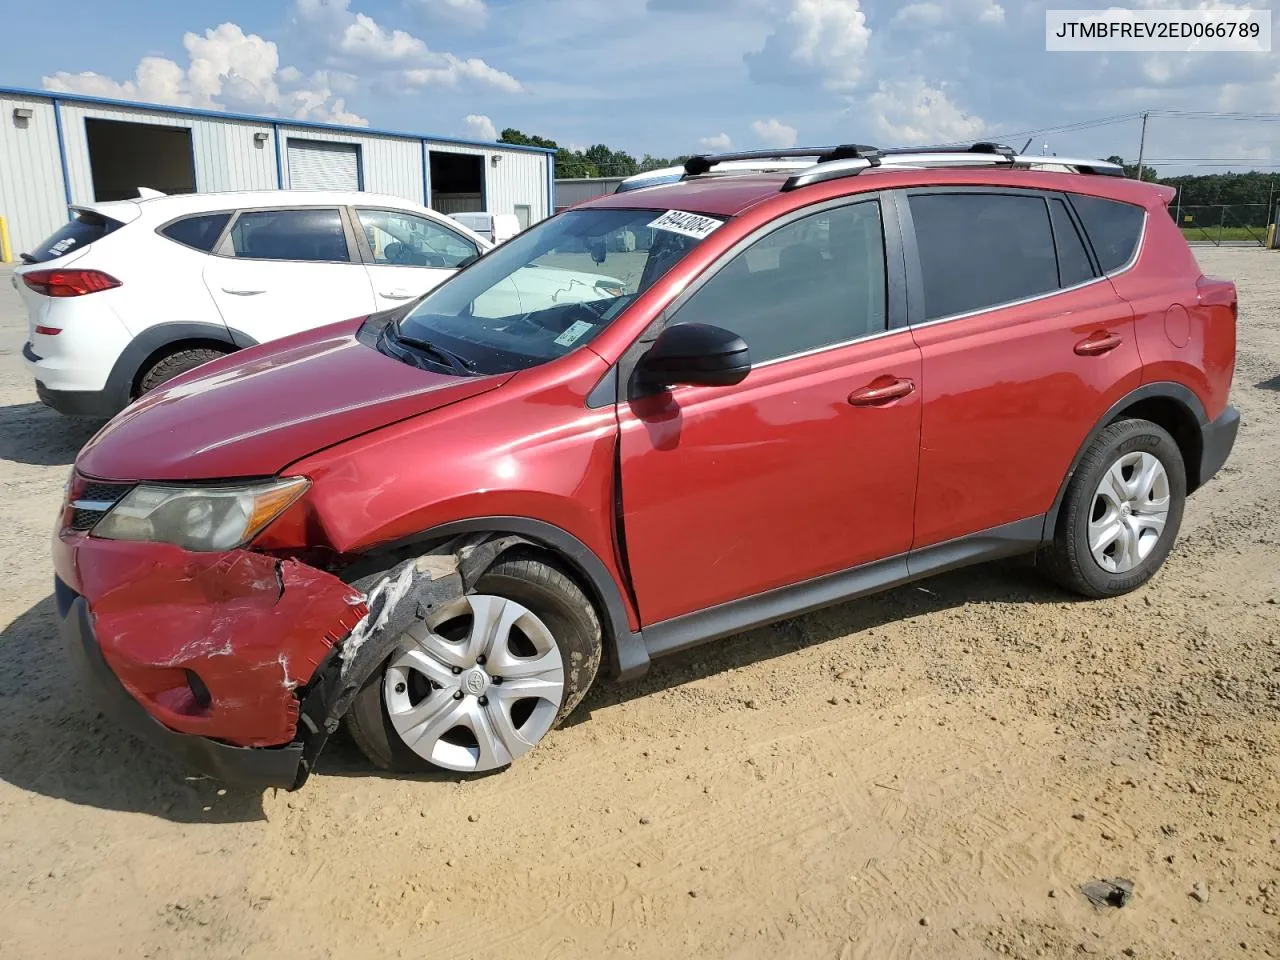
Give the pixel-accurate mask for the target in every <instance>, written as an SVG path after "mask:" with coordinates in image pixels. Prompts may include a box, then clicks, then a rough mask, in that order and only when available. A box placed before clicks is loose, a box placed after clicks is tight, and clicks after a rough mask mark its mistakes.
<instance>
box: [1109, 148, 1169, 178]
mask: <svg viewBox="0 0 1280 960" xmlns="http://www.w3.org/2000/svg"><path fill="white" fill-rule="evenodd" d="M1107 162H1108V163H1118V164H1120V166H1122V167H1124V175H1125V176H1126V177H1128V178H1129V179H1131V180H1137V179H1138V165H1137V164H1136V163H1125V162H1124V157H1117V156H1115V155H1114V154H1112V155H1111V156H1109V157H1107ZM1142 179H1143V180H1147V181H1155V180H1156V179H1158V177H1157V175H1156V168H1155V167H1148V166H1147V165H1146V164H1145V163H1144V164H1143V165H1142Z"/></svg>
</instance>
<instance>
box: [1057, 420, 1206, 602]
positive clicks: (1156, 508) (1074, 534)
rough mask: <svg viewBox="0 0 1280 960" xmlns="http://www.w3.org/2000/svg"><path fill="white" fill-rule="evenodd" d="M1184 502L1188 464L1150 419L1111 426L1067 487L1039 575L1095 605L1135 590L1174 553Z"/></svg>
mask: <svg viewBox="0 0 1280 960" xmlns="http://www.w3.org/2000/svg"><path fill="white" fill-rule="evenodd" d="M1186 497H1187V475H1186V466H1185V464H1184V463H1183V460H1182V453H1181V451H1180V450H1179V449H1178V444H1177V443H1176V442H1175V441H1174V439H1173V437H1171V436H1170V435H1169V433H1168V432H1167V431H1166V430H1164V429H1163V428H1162V427H1160V426H1158V425H1157V424H1154V423H1151V422H1150V421H1148V420H1120V421H1118V422H1116V423H1113V424H1111V425H1110V426H1109V427H1107V428H1106V429H1105V430H1103V431H1102V433H1101V434H1100V435H1099V436H1098V438H1097V439H1096V440H1095V441H1094V442H1093V443H1092V444H1091V445H1090V446H1089V449H1088V451H1087V452H1086V453H1085V455H1084V457H1083V458H1082V459H1081V461H1080V465H1079V466H1078V467H1077V468H1076V472H1075V474H1074V476H1072V478H1071V482H1070V484H1068V486H1067V493H1066V496H1065V497H1064V498H1063V501H1062V507H1061V509H1060V510H1059V512H1058V528H1057V531H1056V533H1055V535H1054V539H1053V543H1052V545H1051V546H1049V547H1048V549H1046V551H1045V553H1044V569H1045V572H1046V573H1047V574H1048V576H1049V577H1050V579H1052V580H1053V581H1055V582H1056V583H1057V584H1058V585H1059V586H1062V587H1064V588H1065V589H1067V590H1070V591H1072V592H1073V593H1078V594H1081V595H1082V596H1085V597H1090V598H1093V599H1100V598H1103V597H1115V596H1119V595H1120V594H1123V593H1129V592H1130V591H1132V590H1136V589H1137V588H1138V587H1140V586H1142V585H1143V584H1144V583H1146V582H1147V581H1148V580H1150V579H1151V577H1152V576H1154V575H1155V572H1156V571H1157V570H1159V569H1160V567H1161V566H1162V565H1163V564H1164V561H1165V559H1166V558H1167V557H1168V556H1169V551H1170V550H1172V549H1173V544H1174V541H1175V540H1176V539H1177V537H1178V530H1179V529H1180V527H1181V526H1182V511H1183V508H1184V506H1185V503H1186Z"/></svg>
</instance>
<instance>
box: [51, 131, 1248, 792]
mask: <svg viewBox="0 0 1280 960" xmlns="http://www.w3.org/2000/svg"><path fill="white" fill-rule="evenodd" d="M806 156H807V157H809V158H811V160H812V162H811V164H810V165H808V166H801V167H800V168H797V167H796V164H795V163H794V160H795V159H796V158H800V157H806ZM727 159H733V160H736V161H739V162H736V163H734V164H731V165H729V166H728V167H726V168H725V170H724V171H722V172H720V173H717V166H718V165H719V164H720V163H721V162H722V161H724V160H727ZM742 161H749V162H747V163H744V162H742ZM756 161H758V163H757V162H756ZM779 161H791V162H790V163H782V162H779ZM753 165H754V168H753V169H744V167H753ZM730 171H731V172H730ZM1169 194H1170V191H1169V190H1168V189H1167V188H1164V187H1160V186H1153V185H1150V184H1144V183H1138V182H1134V181H1131V180H1127V179H1125V178H1124V177H1123V176H1122V175H1121V171H1120V170H1119V169H1118V168H1115V167H1114V166H1112V165H1109V164H1105V163H1100V162H1095V161H1085V160H1081V161H1075V160H1064V159H1062V158H1056V157H1055V158H1047V159H1046V158H1038V157H1036V158H1032V157H1020V156H1015V155H1014V153H1013V151H1011V150H1009V149H1008V148H1006V147H1001V146H998V145H993V144H977V145H975V146H973V147H971V148H969V149H967V150H958V151H957V150H952V151H949V152H941V151H929V150H921V151H878V150H875V149H873V148H868V147H860V146H846V147H835V148H825V149H821V150H809V151H805V150H795V151H784V156H782V157H779V155H778V154H777V153H772V154H769V155H768V156H764V155H745V156H744V155H735V156H733V157H731V158H730V157H710V158H706V157H702V158H695V159H693V160H691V161H689V163H688V165H687V170H686V175H685V177H684V178H683V179H682V180H681V181H679V182H675V183H669V184H665V185H660V186H654V187H649V188H645V189H638V190H633V191H627V192H625V193H619V194H616V195H613V196H607V197H600V198H597V199H594V200H591V201H589V202H587V203H586V204H584V205H581V206H579V207H576V208H574V209H572V210H569V211H566V212H564V213H562V214H560V215H558V216H556V217H554V218H551V219H549V220H546V221H544V222H543V223H540V224H538V225H537V226H535V227H533V228H532V229H529V230H527V231H525V232H524V233H522V234H520V235H518V236H517V237H515V238H514V239H512V240H510V241H509V242H507V243H506V244H503V245H502V246H500V247H498V248H496V249H495V250H493V251H492V252H490V253H488V254H486V255H485V256H484V257H482V258H481V259H479V260H478V261H476V262H475V263H473V264H472V265H470V266H469V267H467V268H466V269H464V270H462V271H461V272H460V273H458V274H457V275H456V276H455V277H453V278H452V279H450V280H448V281H447V282H445V283H444V284H442V285H441V286H439V287H437V288H436V289H435V290H433V291H432V292H431V293H429V294H427V295H426V296H425V297H424V298H422V299H420V300H418V301H416V302H414V303H412V304H409V305H407V306H405V307H402V308H399V309H397V310H393V311H389V312H386V313H382V314H377V315H374V316H370V317H364V318H358V319H352V320H350V321H347V322H343V323H339V324H335V325H331V326H327V327H324V328H321V329H317V330H312V331H309V332H305V333H299V334H296V335H294V336H291V337H289V338H286V339H284V340H280V341H277V342H275V343H272V344H269V345H265V346H260V347H255V348H252V349H249V350H245V351H243V352H241V353H237V354H234V355H232V356H229V357H226V358H223V359H219V360H215V361H213V362H211V363H209V364H207V365H205V366H203V367H200V368H198V369H196V370H193V371H191V372H189V373H187V374H184V375H183V376H181V377H178V378H177V379H175V380H173V381H170V383H168V384H166V385H165V386H164V387H162V388H161V389H159V390H157V391H155V392H154V393H152V394H149V395H148V396H146V397H144V398H142V399H141V400H139V401H138V402H136V403H135V404H133V405H132V406H131V407H129V408H128V409H126V410H125V411H124V412H122V413H121V414H120V415H118V416H117V417H116V418H115V419H114V420H113V421H112V422H111V423H109V424H108V425H107V426H106V427H104V428H103V429H102V430H101V431H100V432H99V433H98V434H97V435H96V436H95V437H94V438H93V439H92V440H91V441H90V442H89V443H88V444H87V445H86V446H85V448H84V450H83V451H82V452H81V454H80V456H79V458H78V459H77V461H76V464H75V468H74V471H73V473H72V476H71V478H70V481H69V483H68V490H67V497H66V504H65V509H64V511H63V513H62V515H61V518H60V521H59V524H58V529H57V532H56V535H55V538H54V558H55V568H56V574H57V579H56V596H57V604H58V610H59V613H60V617H61V620H62V628H63V633H64V636H65V639H66V640H67V642H68V645H69V648H70V649H71V651H72V653H73V656H74V658H75V659H76V660H77V662H78V664H79V666H80V668H81V670H82V672H83V674H84V675H85V677H86V678H87V679H88V680H89V681H90V682H91V684H92V685H93V687H94V688H95V690H96V693H97V695H98V699H99V701H100V703H101V705H102V708H103V709H104V711H105V712H107V713H108V714H109V715H110V716H112V717H113V718H115V719H116V720H117V721H119V722H120V723H121V724H123V725H125V726H127V727H128V728H130V729H132V730H133V731H135V732H137V733H139V734H140V735H142V736H144V737H145V738H147V739H149V740H151V741H153V742H156V743H158V744H160V745H162V746H163V747H165V748H167V749H169V750H172V751H173V752H175V753H176V754H177V755H178V756H179V757H181V758H183V760H184V761H185V762H186V763H188V764H190V765H191V766H193V767H195V768H197V769H199V770H202V771H204V772H206V773H208V774H211V775H213V776H216V777H219V778H221V779H223V780H226V781H231V782H239V783H244V784H251V785H257V786H268V785H269V786H278V787H284V788H288V789H296V788H297V787H299V786H301V785H302V783H303V782H304V781H305V780H306V778H307V776H308V774H309V773H310V771H311V770H312V769H313V767H314V764H315V761H316V757H317V755H318V754H319V752H320V750H321V749H322V748H323V746H324V743H325V741H326V739H327V738H328V737H329V735H330V734H331V733H332V732H333V731H334V730H336V729H337V727H338V725H339V723H345V724H346V725H347V726H348V727H349V729H350V732H351V734H352V736H353V738H354V740H355V741H356V743H357V744H359V746H360V747H361V749H362V750H363V751H364V752H365V753H366V754H367V755H368V757H369V759H370V760H371V761H372V762H373V763H374V764H376V765H378V766H380V767H384V768H390V769H397V770H415V769H419V768H423V767H426V766H429V765H430V766H436V767H443V768H446V769H449V770H455V771H464V772H469V771H485V770H494V769H498V768H501V767H504V766H505V765H507V764H509V763H511V762H512V761H513V760H515V759H517V758H519V757H520V756H522V755H523V754H525V753H527V752H529V751H530V750H532V749H533V748H534V747H535V746H536V745H537V744H538V743H539V741H541V740H542V739H543V737H545V736H546V735H547V734H548V732H549V731H550V730H551V729H552V728H553V727H554V726H556V724H557V723H558V722H560V721H561V720H563V719H564V718H565V716H566V715H567V714H569V712H570V711H572V710H573V709H574V708H575V707H577V706H578V704H579V703H580V702H581V701H582V699H583V697H584V696H585V695H586V693H587V691H588V688H589V687H590V686H591V684H592V683H593V681H595V680H596V677H597V673H598V672H599V673H600V674H601V675H604V674H608V675H611V676H613V677H615V678H620V679H628V678H632V677H635V676H637V675H639V674H641V673H643V672H644V671H645V670H646V669H647V667H648V666H649V663H650V660H651V659H652V658H654V657H657V656H659V655H662V654H667V653H671V652H673V651H677V650H682V649H685V648H688V647H690V646H693V645H694V644H698V643H702V642H704V641H707V640H712V639H715V638H718V637H723V636H726V635H729V634H732V633H736V632H738V631H742V630H745V629H747V628H750V627H754V626H757V625H761V624H765V623H769V622H772V621H776V620H779V619H782V618H785V617H789V616H793V615H796V614H799V613H802V612H805V611H808V610H813V609H815V608H818V607H821V606H823V605H826V604H831V603H836V602H839V601H842V600H846V599H849V598H853V597H858V596H863V595H866V594H870V593H873V592H875V591H879V590H883V589H885V588H888V587H891V586H893V585H896V584H901V583H904V582H906V581H909V580H913V579H918V578H921V577H924V576H927V575H930V574H933V573H937V572H939V571H943V570H948V569H952V568H956V567H959V566H962V565H965V564H970V563H975V562H978V561H982V560H986V559H990V558H995V557H1002V556H1010V555H1014V554H1019V553H1028V554H1036V555H1037V561H1036V562H1037V564H1038V565H1040V566H1041V567H1042V568H1043V569H1044V571H1045V572H1046V573H1048V574H1049V575H1050V576H1051V577H1052V578H1053V579H1054V580H1055V581H1057V583H1059V584H1061V585H1062V586H1063V587H1065V588H1067V589H1069V590H1072V591H1075V592H1077V593H1080V594H1083V595H1085V596H1088V597H1109V596H1115V595H1117V594H1121V593H1125V592H1127V591H1131V590H1134V589H1135V588H1137V587H1139V586H1140V585H1142V584H1144V583H1145V582H1147V580H1148V579H1149V578H1151V577H1152V575H1153V574H1154V573H1155V572H1156V571H1157V569H1158V568H1159V567H1160V566H1161V564H1162V563H1163V562H1164V560H1165V558H1166V557H1167V556H1168V554H1169V551H1170V549H1171V548H1172V547H1173V545H1174V541H1175V539H1176V537H1177V534H1178V529H1179V524H1180V522H1181V520H1182V514H1183V506H1184V502H1185V498H1186V497H1187V495H1188V494H1190V493H1192V492H1193V491H1194V490H1195V489H1196V488H1198V487H1201V486H1203V485H1204V484H1205V482H1206V481H1207V480H1208V479H1209V478H1210V477H1212V476H1213V475H1214V474H1215V473H1216V472H1217V471H1218V470H1219V468H1220V467H1221V466H1222V464H1223V463H1224V462H1225V461H1226V459H1227V457H1228V455H1229V453H1230V451H1231V448H1232V445H1233V443H1234V441H1235V437H1236V432H1237V428H1238V424H1239V417H1238V414H1237V413H1236V412H1235V410H1234V409H1233V408H1232V407H1231V406H1230V405H1229V404H1228V392H1229V390H1230V387H1231V380H1232V376H1233V371H1234V366H1235V350H1236V334H1235V330H1236V310H1237V304H1236V290H1235V286H1234V284H1232V283H1231V282H1229V281H1226V280H1216V279H1212V278H1209V277H1205V276H1203V275H1202V273H1201V271H1200V269H1199V267H1198V266H1197V265H1196V261H1195V258H1194V256H1193V255H1192V252H1191V250H1190V249H1189V248H1188V246H1187V244H1186V242H1185V241H1184V240H1183V238H1182V236H1181V234H1180V233H1179V231H1178V230H1177V228H1176V226H1175V225H1174V224H1173V222H1172V221H1171V219H1170V217H1169V216H1168V214H1167V213H1166V209H1165V204H1166V203H1167V202H1168V200H1169ZM521 271H535V272H538V273H539V274H541V275H543V276H544V278H548V277H549V278H552V279H555V278H559V279H561V280H562V281H563V287H561V286H558V285H557V284H556V283H553V282H546V283H543V282H540V283H538V284H523V283H514V284H513V278H514V277H515V275H516V274H517V273H518V272H521ZM593 275H594V276H596V277H598V279H597V280H595V281H594V282H592V280H591V277H592V276H593ZM513 289H518V290H521V291H527V290H529V289H535V290H538V291H543V293H540V294H538V295H537V296H536V297H535V298H534V299H532V300H530V299H529V298H528V297H527V296H526V294H524V293H519V294H515V295H513V292H512V291H513ZM513 311H514V312H513Z"/></svg>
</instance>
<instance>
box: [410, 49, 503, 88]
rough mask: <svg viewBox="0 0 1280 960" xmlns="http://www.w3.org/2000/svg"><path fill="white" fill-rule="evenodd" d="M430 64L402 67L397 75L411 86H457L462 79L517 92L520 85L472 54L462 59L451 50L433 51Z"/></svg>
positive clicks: (460, 83)
mask: <svg viewBox="0 0 1280 960" xmlns="http://www.w3.org/2000/svg"><path fill="white" fill-rule="evenodd" d="M431 63H432V65H431V66H429V67H417V68H414V69H411V70H405V71H404V72H403V73H402V74H401V78H402V79H403V80H404V82H405V83H407V84H409V85H410V86H413V87H458V86H461V85H462V83H463V82H464V81H471V82H473V83H476V84H478V85H480V86H486V87H493V88H495V89H497V90H501V91H503V92H504V93H519V92H520V91H521V90H523V89H524V87H523V86H522V85H521V83H520V81H519V80H517V79H516V78H515V77H513V76H512V75H511V74H509V73H504V72H503V71H501V70H498V69H496V68H494V67H491V66H489V64H487V63H485V62H484V61H483V60H480V59H478V58H476V57H472V58H471V59H470V60H463V59H462V58H461V57H455V56H454V55H453V54H452V53H442V54H433V55H432V60H431Z"/></svg>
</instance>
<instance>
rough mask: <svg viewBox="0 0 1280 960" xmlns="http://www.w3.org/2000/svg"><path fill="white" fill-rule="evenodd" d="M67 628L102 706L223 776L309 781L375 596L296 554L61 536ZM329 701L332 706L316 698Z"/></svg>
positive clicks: (260, 781)
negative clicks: (342, 647)
mask: <svg viewBox="0 0 1280 960" xmlns="http://www.w3.org/2000/svg"><path fill="white" fill-rule="evenodd" d="M54 554H55V555H54V561H55V563H54V565H55V569H56V571H57V579H56V580H55V590H56V595H57V604H58V613H59V619H60V621H61V632H62V635H63V637H64V640H65V641H66V644H67V646H68V649H69V652H70V656H71V659H72V661H73V662H74V663H75V664H76V666H77V668H78V669H79V671H80V673H81V674H82V676H83V677H84V678H85V681H86V683H87V685H88V686H89V688H90V689H91V690H93V692H94V694H95V696H96V698H97V699H98V701H99V703H100V705H101V707H102V709H103V710H104V712H106V713H107V714H108V715H110V716H111V717H112V718H113V719H114V720H116V721H117V722H119V723H120V724H121V725H122V726H124V727H126V728H127V729H129V730H131V731H133V732H134V733H135V734H138V735H139V736H141V737H143V738H144V739H146V740H149V741H151V742H153V743H155V744H157V745H158V746H160V747H162V748H164V749H166V750H167V751H168V752H170V753H173V754H176V755H177V756H179V757H180V758H182V759H183V760H185V761H186V762H187V763H188V764H190V765H191V766H193V767H195V768H196V769H198V770H200V771H201V772H204V773H206V774H208V775H210V776H214V777H217V778H219V779H221V780H225V781H227V782H235V783H240V784H245V785H256V786H273V787H284V788H286V789H296V788H297V787H298V786H301V784H302V782H303V781H305V779H306V776H307V772H308V770H309V767H310V761H313V760H314V757H315V754H317V753H318V752H319V748H320V747H321V746H323V742H324V740H325V739H326V738H327V736H328V734H329V733H330V732H332V730H331V729H323V728H320V727H318V726H317V724H316V723H315V722H310V723H308V722H306V721H304V722H303V723H301V724H300V723H299V719H300V717H303V715H304V714H306V713H308V703H309V702H310V703H311V705H312V706H313V707H315V709H314V710H313V711H311V712H312V713H314V714H315V715H316V716H323V715H324V710H323V707H324V706H325V705H326V700H327V699H328V698H331V697H332V696H333V691H332V690H330V689H327V686H331V684H329V683H327V682H326V678H327V677H328V675H329V674H335V673H336V672H337V671H333V670H326V668H327V667H328V666H329V665H331V664H332V662H333V661H334V660H335V659H336V656H337V654H336V651H335V648H336V647H337V646H338V645H339V644H340V643H341V642H342V641H343V640H344V639H345V638H346V637H347V636H348V635H349V634H350V632H351V631H352V629H353V628H354V627H355V626H356V625H357V624H359V623H360V622H361V621H362V620H363V619H364V617H365V614H366V613H367V608H366V606H365V601H364V596H363V595H362V594H361V593H360V592H359V591H357V590H356V589H354V588H352V587H351V586H349V585H347V584H345V583H343V582H342V581H341V580H339V579H338V578H336V577H334V576H332V575H330V574H327V573H325V572H323V571H321V570H317V569H315V568H313V567H309V566H307V565H305V564H302V563H299V562H298V561H295V560H280V559H277V558H274V557H270V556H265V555H263V554H257V553H252V552H250V551H245V550H233V551H228V552H226V553H218V554H200V553H192V552H189V551H184V550H181V549H179V548H176V547H173V546H169V545H166V544H153V543H126V542H119V541H110V540H101V539H96V538H93V537H89V536H86V535H84V534H76V533H62V534H60V535H59V536H58V537H56V538H55V550H54ZM316 704H319V706H316Z"/></svg>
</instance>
